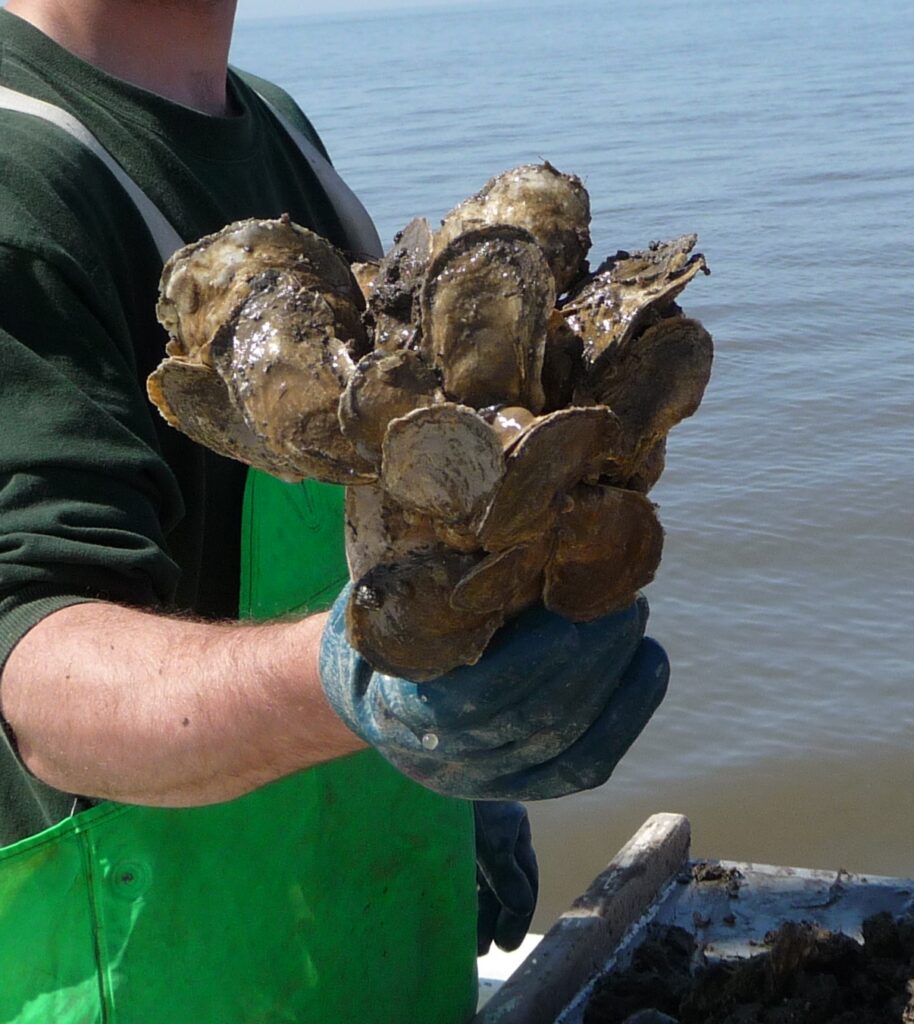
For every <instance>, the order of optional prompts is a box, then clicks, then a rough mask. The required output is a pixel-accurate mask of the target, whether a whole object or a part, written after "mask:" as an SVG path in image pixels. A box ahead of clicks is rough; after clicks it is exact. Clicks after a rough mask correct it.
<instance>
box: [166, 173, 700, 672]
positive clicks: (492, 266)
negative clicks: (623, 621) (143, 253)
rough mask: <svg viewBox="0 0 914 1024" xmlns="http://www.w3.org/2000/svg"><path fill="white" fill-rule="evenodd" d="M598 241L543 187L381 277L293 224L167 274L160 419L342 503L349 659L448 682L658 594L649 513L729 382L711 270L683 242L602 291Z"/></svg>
mask: <svg viewBox="0 0 914 1024" xmlns="http://www.w3.org/2000/svg"><path fill="white" fill-rule="evenodd" d="M589 225H590V202H589V197H588V194H587V191H586V190H585V188H584V186H583V184H582V183H581V181H580V180H579V179H578V178H576V177H574V176H573V175H567V174H561V173H559V171H557V170H556V169H555V168H554V167H552V166H551V165H550V164H548V163H544V164H541V165H531V166H524V167H519V168H516V169H514V170H511V171H508V172H506V173H504V174H501V175H499V176H498V177H496V178H493V179H492V180H491V181H490V182H489V183H488V184H487V185H486V186H485V187H484V188H483V189H482V190H481V191H480V192H479V193H478V194H476V195H475V196H472V197H471V198H470V199H467V200H466V201H465V202H463V203H461V204H460V205H459V206H457V207H456V208H455V209H454V210H452V211H451V212H450V213H449V214H448V215H447V216H446V217H445V218H444V220H443V222H442V224H441V226H440V227H439V228H438V230H437V231H432V230H431V228H430V227H429V225H428V223H427V222H426V221H425V220H424V219H417V220H414V221H413V222H411V223H410V224H409V225H408V226H407V227H406V228H405V229H404V230H403V231H402V232H401V233H400V234H399V235H398V236H397V239H396V241H395V243H394V245H393V247H392V248H391V249H390V250H389V251H388V252H387V254H386V255H385V256H384V257H383V259H381V260H380V261H378V262H367V263H354V264H351V263H350V261H349V260H348V259H347V257H346V256H345V255H344V254H343V253H341V252H339V251H337V250H336V249H335V248H334V247H333V246H331V245H330V244H329V243H328V242H326V241H325V240H324V239H322V238H320V237H319V236H317V235H315V234H314V233H312V232H310V231H308V230H306V229H304V228H301V227H299V226H297V225H295V224H293V223H291V222H290V221H289V220H288V218H280V219H279V220H269V221H257V220H248V221H241V222H239V223H236V224H231V225H229V226H228V227H226V228H225V229H223V230H222V231H220V232H218V233H217V234H214V235H210V236H208V237H206V238H203V239H201V240H200V241H199V242H197V243H195V244H193V245H189V246H186V247H185V248H183V249H181V250H180V251H179V252H177V253H176V254H175V255H174V256H173V257H172V258H171V259H170V260H169V262H168V263H167V265H166V267H165V269H164V272H163V275H162V283H161V293H160V301H159V305H158V315H159V319H160V321H161V322H162V324H163V325H164V326H165V328H166V329H167V330H168V332H169V335H170V340H169V343H168V346H167V349H166V353H167V358H166V359H165V360H164V361H163V362H162V363H161V365H160V366H159V367H158V369H157V370H156V371H155V373H153V374H152V376H151V377H150V379H149V395H150V398H151V399H152V401H153V402H154V403H155V405H156V406H157V407H158V409H159V410H160V412H161V413H162V415H163V416H165V418H166V419H167V420H168V422H169V423H171V424H172V425H173V426H175V427H177V428H178V429H180V430H182V431H184V432H185V433H186V434H188V435H189V436H190V437H191V438H193V439H194V440H195V441H198V442H199V443H201V444H204V445H207V446H208V447H210V448H212V449H214V450H215V451H217V452H220V453H221V454H224V455H228V456H231V457H233V458H236V459H240V460H241V461H243V462H246V463H248V464H249V465H251V466H255V467H257V468H259V469H262V470H265V471H266V472H268V473H272V474H274V475H276V476H280V477H282V478H284V479H286V480H291V481H296V480H302V479H305V478H313V479H316V480H322V481H327V482H332V483H339V484H345V485H346V487H347V493H346V527H345V528H346V550H347V555H348V559H349V570H350V575H351V577H352V580H353V583H354V586H353V588H352V592H351V596H350V600H349V607H348V628H349V636H350V641H351V642H352V643H353V645H354V646H355V647H356V648H358V649H359V650H360V651H361V653H362V654H363V655H364V656H365V657H366V658H367V659H368V661H369V662H371V664H372V665H373V666H374V667H375V668H377V669H379V670H381V671H384V672H388V673H391V674H395V675H400V676H405V677H407V678H409V679H412V680H415V681H417V682H422V681H425V680H428V679H432V678H434V677H436V676H439V675H441V674H442V673H443V672H446V671H448V670H450V669H452V668H455V667H457V666H459V665H464V664H472V663H473V662H475V661H476V660H477V659H478V658H479V657H480V655H481V654H482V652H483V651H484V649H485V647H486V644H487V643H488V642H489V640H490V639H491V637H492V635H493V634H494V633H495V632H496V630H497V629H498V628H499V627H500V626H501V625H502V624H503V623H504V622H505V621H506V620H507V619H508V618H510V617H511V616H513V615H516V614H517V613H518V612H520V611H521V610H523V609H524V608H526V607H528V606H529V605H532V604H534V603H535V602H538V601H542V602H544V604H545V605H546V607H547V608H550V609H552V610H553V611H555V612H557V613H559V614H561V615H564V616H566V617H568V618H570V619H574V620H577V621H582V620H587V619H592V618H595V617H597V616H600V615H603V614H606V613H608V612H610V611H613V610H616V609H619V608H623V607H625V606H626V605H628V604H629V603H630V602H631V601H632V600H633V599H634V595H635V593H636V592H637V591H638V590H639V589H640V588H641V587H643V586H645V585H646V584H647V583H649V582H650V581H651V579H652V578H653V576H654V573H655V571H656V569H657V566H658V564H659V562H660V555H661V549H662V546H663V531H662V529H661V526H660V523H659V521H658V519H657V516H656V512H655V506H654V505H653V504H652V503H651V501H650V500H649V499H648V498H647V497H646V495H647V493H648V492H649V491H650V489H651V487H652V486H653V484H654V483H655V482H656V480H657V478H658V477H659V476H660V473H661V472H662V470H663V467H664V453H665V443H666V435H667V433H668V431H669V430H670V428H671V427H673V426H674V425H675V424H676V423H678V422H679V421H680V420H682V419H683V418H684V417H686V416H689V415H691V414H692V413H693V412H694V411H695V410H696V408H697V407H698V404H699V402H700V401H701V398H702V395H703V393H704V389H705V386H706V384H707V382H708V378H709V375H710V370H711V360H712V343H711V337H710V335H709V334H708V332H707V331H705V329H704V328H703V327H702V326H701V324H700V323H699V322H698V321H697V320H693V319H689V318H687V317H685V316H684V315H683V313H682V310H681V309H680V307H679V306H678V304H677V303H676V298H677V296H678V295H679V294H680V292H681V291H682V290H683V288H684V287H685V286H686V284H688V282H689V281H690V280H691V279H692V278H693V277H695V276H696V274H698V273H699V272H704V273H707V267H706V265H705V260H704V257H703V256H702V255H701V254H699V253H695V252H693V250H694V247H695V242H696V238H695V236H694V235H686V236H683V237H681V238H677V239H675V240H673V241H669V242H662V243H660V242H655V243H652V244H651V245H650V246H649V247H648V248H647V249H645V250H643V251H640V252H631V253H629V252H621V251H620V252H618V253H617V254H616V255H615V256H611V257H609V258H608V259H606V260H605V261H604V262H603V263H602V264H601V265H600V266H599V267H597V268H596V270H593V271H591V270H590V269H589V266H588V261H587V254H588V250H589V248H590V231H589Z"/></svg>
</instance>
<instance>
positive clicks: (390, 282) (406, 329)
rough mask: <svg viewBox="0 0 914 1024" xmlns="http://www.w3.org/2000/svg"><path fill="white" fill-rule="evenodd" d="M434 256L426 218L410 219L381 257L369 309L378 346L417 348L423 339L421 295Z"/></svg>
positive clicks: (385, 347)
mask: <svg viewBox="0 0 914 1024" xmlns="http://www.w3.org/2000/svg"><path fill="white" fill-rule="evenodd" d="M431 256H432V230H431V228H430V227H429V224H428V221H427V220H425V218H424V217H417V218H416V219H415V220H412V221H410V222H409V224H407V225H406V227H405V228H404V229H403V230H402V231H401V232H400V233H399V235H398V236H397V238H396V241H395V244H394V246H393V248H392V249H391V250H390V251H389V252H387V253H386V254H385V256H384V258H383V259H382V260H381V262H380V264H379V266H378V270H377V274H376V275H375V277H374V280H373V283H372V287H371V293H370V298H369V301H368V308H369V311H370V313H371V316H372V317H373V319H374V323H375V341H374V344H375V348H376V349H384V350H388V351H393V350H396V349H401V348H415V347H416V346H417V345H418V341H419V315H418V305H417V303H418V297H419V290H420V288H421V287H422V281H423V279H424V276H425V272H426V270H427V269H428V265H429V262H430V261H431Z"/></svg>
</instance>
